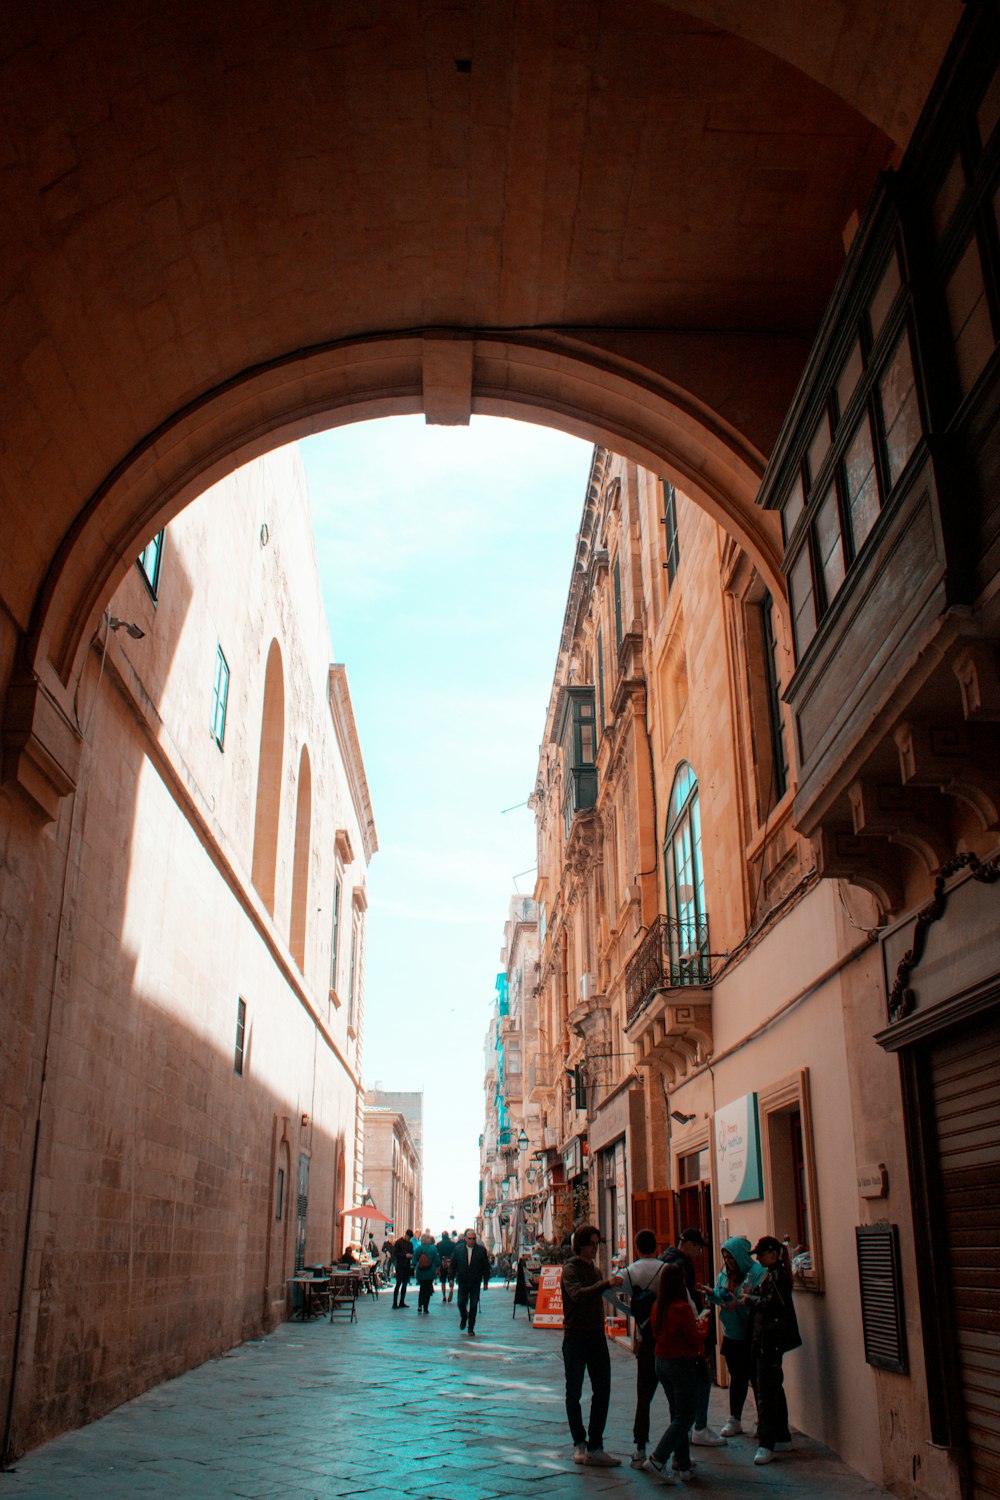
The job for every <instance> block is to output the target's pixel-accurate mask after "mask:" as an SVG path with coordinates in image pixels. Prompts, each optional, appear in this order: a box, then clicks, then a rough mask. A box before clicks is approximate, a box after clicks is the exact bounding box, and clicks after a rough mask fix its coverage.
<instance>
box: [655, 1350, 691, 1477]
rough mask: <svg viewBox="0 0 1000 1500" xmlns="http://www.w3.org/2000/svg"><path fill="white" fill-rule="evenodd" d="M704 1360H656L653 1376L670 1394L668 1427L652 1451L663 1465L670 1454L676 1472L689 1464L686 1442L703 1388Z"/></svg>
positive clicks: (689, 1456) (688, 1449)
mask: <svg viewBox="0 0 1000 1500" xmlns="http://www.w3.org/2000/svg"><path fill="white" fill-rule="evenodd" d="M703 1370H704V1360H701V1359H658V1360H657V1361H656V1373H657V1376H658V1377H659V1380H660V1382H661V1384H662V1385H663V1388H664V1390H665V1391H668V1392H670V1393H671V1394H672V1395H673V1402H672V1404H671V1413H670V1426H669V1427H668V1428H667V1430H666V1432H665V1433H664V1434H663V1436H662V1437H661V1438H660V1441H659V1442H658V1443H657V1445H656V1447H655V1448H654V1449H653V1457H654V1458H655V1459H656V1461H657V1463H664V1462H665V1461H666V1460H667V1459H668V1458H669V1457H670V1455H671V1454H673V1456H674V1458H676V1460H677V1467H678V1468H679V1469H686V1468H688V1467H689V1466H690V1463H691V1449H690V1447H689V1446H688V1439H689V1438H690V1435H691V1428H692V1427H693V1426H694V1419H695V1414H696V1413H697V1410H698V1400H699V1397H700V1396H701V1393H702V1389H703V1386H704V1374H703Z"/></svg>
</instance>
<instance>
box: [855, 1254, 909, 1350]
mask: <svg viewBox="0 0 1000 1500" xmlns="http://www.w3.org/2000/svg"><path fill="white" fill-rule="evenodd" d="M854 1235H855V1239H856V1241H857V1251H858V1281H859V1283H860V1288H861V1325H862V1327H863V1329H864V1335H865V1360H866V1361H867V1363H868V1364H870V1365H874V1366H875V1367H876V1368H877V1369H879V1370H895V1371H897V1373H899V1374H901V1375H905V1374H906V1371H907V1370H908V1369H909V1361H908V1359H907V1355H906V1317H905V1314H904V1312H903V1271H902V1265H901V1263H900V1258H899V1229H898V1228H897V1226H896V1225H895V1224H859V1225H858V1226H857V1228H856V1229H855V1231H854Z"/></svg>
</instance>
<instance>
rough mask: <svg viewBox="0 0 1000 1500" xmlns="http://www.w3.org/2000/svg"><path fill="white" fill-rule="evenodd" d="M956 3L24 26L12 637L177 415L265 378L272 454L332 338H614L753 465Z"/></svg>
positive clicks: (11, 323)
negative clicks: (306, 358) (294, 363)
mask: <svg viewBox="0 0 1000 1500" xmlns="http://www.w3.org/2000/svg"><path fill="white" fill-rule="evenodd" d="M959 8H960V7H959V6H958V5H957V4H955V3H953V0H946V3H941V4H938V3H934V4H930V3H924V4H915V5H914V4H911V5H909V6H904V5H903V4H901V3H897V0H882V3H880V5H879V6H877V7H873V6H870V5H867V4H864V3H862V0H857V3H849V0H816V3H815V4H813V5H811V6H809V7H803V6H801V5H799V4H798V3H794V0H774V3H770V4H768V3H764V0H760V3H740V0H725V3H723V0H715V3H708V0H704V3H699V0H689V3H688V4H687V5H686V6H685V7H684V9H683V10H681V9H677V8H671V7H668V6H667V5H664V4H663V3H661V0H614V3H612V0H607V3H604V0H573V3H572V4H571V5H567V4H566V3H565V0H453V3H450V4H448V3H444V4H442V3H439V0H433V3H432V0H422V3H421V0H338V3H337V4H330V3H329V0H281V3H279V0H245V3H242V4H241V5H240V6H238V7H237V6H230V5H219V4H215V5H213V4H212V3H205V0H199V3H195V0H170V3H169V4H167V5H163V4H162V3H160V4H155V5H154V4H151V3H149V0H122V3H118V4H112V5H104V6H98V7H93V8H90V7H80V6H79V5H78V4H75V3H70V0H36V3H35V4H32V5H30V6H21V7H10V8H8V14H7V15H6V16H5V24H4V28H3V32H2V35H0V101H2V105H0V107H2V111H3V127H4V129H3V135H2V137H0V140H2V147H0V153H2V154H0V172H2V181H3V188H4V201H5V208H6V212H5V218H4V227H3V249H2V267H0V270H2V283H0V349H2V351H3V352H2V355H0V377H2V379H0V392H2V394H0V401H2V403H3V411H2V415H3V429H4V434H5V436H4V447H3V451H2V453H0V507H2V514H3V516H4V519H5V522H6V534H7V536H8V537H16V538H17V543H18V546H17V555H16V558H14V556H13V554H10V553H9V554H8V558H7V561H6V563H4V562H3V561H2V560H0V597H2V600H3V602H4V603H5V604H6V608H7V611H8V613H9V615H10V616H11V617H12V618H13V619H14V620H16V621H17V623H18V624H19V625H20V626H21V628H22V629H24V628H26V627H27V625H28V622H29V620H30V618H31V614H32V611H33V610H34V609H37V604H38V600H39V598H40V597H41V592H40V591H41V590H42V586H43V582H44V579H45V577H46V575H47V574H49V571H50V569H51V566H52V560H53V558H54V556H55V555H56V553H57V550H58V549H59V547H60V545H61V544H63V543H64V542H65V540H66V538H67V536H69V534H70V531H71V528H72V527H73V525H74V523H75V522H76V521H77V520H78V518H79V517H80V516H81V515H82V514H83V513H84V511H85V509H86V507H87V506H88V504H89V505H90V506H91V514H92V512H93V505H94V497H95V496H96V495H99V494H103V493H104V492H106V491H107V490H108V489H109V488H110V489H113V488H114V487H115V484H116V476H118V475H119V473H120V472H121V469H122V466H123V465H125V464H126V463H127V460H128V456H129V455H130V454H132V453H135V452H136V451H140V450H142V451H148V449H149V444H150V443H151V442H152V441H153V435H154V434H156V433H157V432H158V431H159V430H161V429H162V428H163V427H164V424H170V423H172V422H174V421H175V420H176V418H177V414H178V413H180V412H186V411H196V410H197V408H198V404H199V402H202V401H205V400H206V399H208V396H209V393H211V392H213V391H216V390H217V389H219V388H220V387H221V386H224V385H226V383H230V385H233V384H234V383H235V384H236V385H239V382H240V381H244V384H243V386H242V387H241V390H242V393H243V394H242V397H241V398H240V399H242V400H243V401H244V403H245V406H246V413H247V415H246V426H247V430H248V431H250V430H251V429H253V428H254V427H255V424H257V425H259V422H258V418H259V412H258V410H257V409H256V407H255V391H256V389H257V387H256V386H255V385H254V382H253V380H252V379H250V378H249V377H247V376H246V372H248V371H254V370H259V369H261V368H264V367H267V366H268V364H269V363H270V362H273V361H281V360H287V359H288V358H289V356H291V355H294V354H295V353H296V352H297V351H303V352H306V351H311V350H315V349H317V348H319V347H330V346H333V345H335V344H336V343H337V342H338V341H351V340H356V339H359V338H362V339H364V338H370V337H372V336H384V335H386V334H390V333H393V332H399V331H409V330H421V329H435V328H447V329H460V330H471V331H473V332H477V331H479V332H481V333H482V334H483V336H484V337H486V336H490V337H493V336H495V334H496V333H497V331H510V332H511V334H512V336H513V337H515V338H520V339H521V340H525V339H530V338H531V337H534V336H535V335H536V334H537V335H538V336H539V337H541V338H543V339H545V338H548V339H550V340H551V339H552V338H559V337H562V336H564V335H565V336H567V337H571V338H572V339H573V341H574V343H573V347H574V357H576V356H577V355H578V354H579V351H580V350H581V349H585V348H586V347H587V345H588V341H589V343H590V344H591V345H592V346H593V348H594V350H595V351H596V353H595V359H596V360H597V361H598V362H600V361H601V360H604V359H605V357H606V354H607V351H608V350H609V349H613V351H614V358H615V359H616V360H617V361H619V362H620V363H621V364H622V365H623V367H624V366H627V367H628V368H630V369H632V370H634V372H635V374H636V390H637V391H642V390H643V389H644V388H645V385H646V383H650V384H651V385H652V387H655V389H656V391H657V392H658V393H659V394H658V395H657V398H656V399H663V390H664V389H666V388H667V387H669V386H670V385H671V384H672V385H673V386H674V387H676V388H677V389H679V390H680V391H682V392H683V393H684V394H685V395H686V397H689V398H690V400H689V403H688V404H689V406H690V408H691V409H698V408H699V407H700V408H703V409H704V410H705V411H706V413H708V414H709V416H710V417H711V418H712V419H713V420H714V418H716V417H717V418H718V426H719V429H720V431H724V432H730V433H732V434H733V444H734V447H735V448H736V449H737V450H738V452H739V461H740V463H741V464H742V463H743V462H744V458H745V453H746V452H749V453H750V454H752V455H753V454H755V455H756V456H757V458H756V462H757V463H758V466H759V464H760V463H762V462H763V458H764V456H765V455H766V453H767V451H768V448H769V446H770V443H771V442H772V441H773V438H774V435H775V433H776V430H777V424H778V422H779V420H780V415H781V413H782V411H783V409H784V406H785V405H786V404H787V400H788V397H789V395H790V393H791V389H792V386H793V385H794V379H795V372H796V369H797V368H798V367H799V363H800V359H801V357H802V356H803V355H804V352H805V349H806V347H807V344H808V341H809V339H810V337H811V335H812V333H813V331H814V329H815V326H816V324H817V321H818V319H819V317H820V314H821V312H822V309H823V307H824V305H825V302H826V300H827V298H828V296H829V292H830V289H831V286H832V284H833V281H834V279H835V277H836V274H837V271H838V269H839V267H840V264H841V262H842V258H843V230H844V226H845V224H846V223H847V221H848V220H849V218H850V216H851V214H852V213H853V212H854V211H855V210H857V209H860V208H861V207H862V206H863V204H864V202H865V200H866V199H867V197H868V195H869V192H870V190H871V187H872V184H873V182H874V179H875V176H876V174H877V172H878V170H879V169H880V167H881V166H883V165H884V164H885V163H886V162H887V161H888V160H889V159H890V157H891V155H892V153H893V151H894V150H895V149H896V148H897V147H898V145H899V144H900V143H901V142H902V140H903V139H904V138H905V134H906V132H907V130H908V128H909V127H910V125H912V116H913V114H914V112H915V110H916V108H917V107H918V105H919V102H920V101H921V100H922V98H923V97H924V95H925V93H926V91H927V88H928V87H929V85H930V82H931V80H932V78H933V76H934V73H935V71H936V68H937V67H938V65H939V62H940V58H941V54H942V50H943V48H944V46H945V44H946V42H947V39H948V34H949V33H950V30H951V28H952V25H953V22H954V19H955V16H956V15H957V12H958V10H959ZM874 12H877V14H874ZM734 338H735V339H737V340H738V339H741V338H744V339H746V340H748V342H747V344H746V346H745V347H746V350H747V359H746V364H745V369H744V368H743V367H742V366H740V365H739V364H737V365H734V364H733V362H732V360H731V358H730V359H729V363H728V364H726V365H725V368H724V371H723V373H722V374H721V375H720V368H721V367H720V366H719V364H718V360H717V358H716V354H715V352H714V351H715V350H716V349H717V348H718V347H720V340H721V341H724V342H725V341H729V342H727V344H726V347H727V348H728V349H730V350H731V347H732V344H731V341H732V340H733V339H734ZM679 340H682V341H686V342H685V344H684V347H685V349H686V351H687V353H686V356H685V358H684V359H681V360H680V361H678V349H679V347H680V345H679V343H678V341H679ZM696 345H698V346H699V348H700V352H698V350H696V349H695V346H696ZM796 351H798V352H797V353H796ZM481 363H482V362H479V363H478V364H477V363H474V365H473V373H472V376H471V379H472V382H473V390H472V407H473V409H475V398H476V384H475V383H476V380H477V379H478V378H479V376H478V374H477V371H478V370H479V368H480V365H481ZM407 400H408V401H409V400H410V396H409V394H408V395H407ZM303 401H304V406H303V410H305V409H306V408H307V407H309V402H308V399H307V396H304V397H303ZM309 409H310V412H311V408H309ZM551 409H552V410H553V411H554V412H555V413H556V414H558V409H559V408H558V406H557V405H556V406H553V407H552V408H551ZM235 415H236V417H237V418H238V416H239V413H238V411H236V413H235ZM585 415H586V414H585V413H584V419H585ZM294 416H295V413H294V412H291V411H290V412H289V420H290V421H291V420H292V418H293V417H294ZM314 418H315V414H314V413H312V412H311V416H310V420H314ZM602 430H607V429H602ZM195 461H196V460H193V462H195ZM740 503H741V504H743V503H745V501H743V500H741V502H740ZM119 520H120V518H118V520H116V525H115V534H114V538H113V543H114V545H116V546H121V545H123V534H122V532H121V530H120V527H119ZM92 542H93V527H92V526H91V544H92ZM128 542H129V538H128V537H127V536H126V537H125V542H124V545H128ZM110 545H112V540H111V539H109V546H110Z"/></svg>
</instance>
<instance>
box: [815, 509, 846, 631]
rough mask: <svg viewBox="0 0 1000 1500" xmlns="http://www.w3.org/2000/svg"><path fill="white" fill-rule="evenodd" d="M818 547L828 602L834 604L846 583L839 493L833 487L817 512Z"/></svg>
mask: <svg viewBox="0 0 1000 1500" xmlns="http://www.w3.org/2000/svg"><path fill="white" fill-rule="evenodd" d="M816 545H817V548H818V549H819V565H820V571H821V572H822V574H823V584H824V591H825V593H826V602H827V604H832V603H833V601H834V599H835V598H836V597H837V594H838V592H839V590H840V585H841V584H842V583H843V581H844V544H843V540H842V538H841V535H840V512H839V510H838V507H837V491H836V490H835V489H834V487H833V485H831V486H830V488H829V489H828V490H827V492H826V494H825V495H824V496H823V499H822V501H821V503H820V507H819V510H818V511H817V512H816Z"/></svg>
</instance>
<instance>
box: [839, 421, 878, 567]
mask: <svg viewBox="0 0 1000 1500" xmlns="http://www.w3.org/2000/svg"><path fill="white" fill-rule="evenodd" d="M844 471H845V473H846V475H847V499H848V504H849V505H850V508H851V534H852V536H853V538H854V550H855V552H858V551H860V549H861V545H862V543H863V542H864V539H865V537H866V536H867V535H868V533H869V532H870V531H871V529H872V527H873V526H874V525H875V520H876V518H877V516H878V512H879V493H878V479H877V476H876V474H875V450H874V447H873V445H872V431H871V426H870V424H869V421H868V413H867V412H866V413H865V415H864V417H863V418H862V419H861V421H860V422H859V423H858V426H857V428H856V429H855V432H854V435H853V436H852V438H851V441H850V442H849V443H848V445H847V452H846V453H845V454H844Z"/></svg>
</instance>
